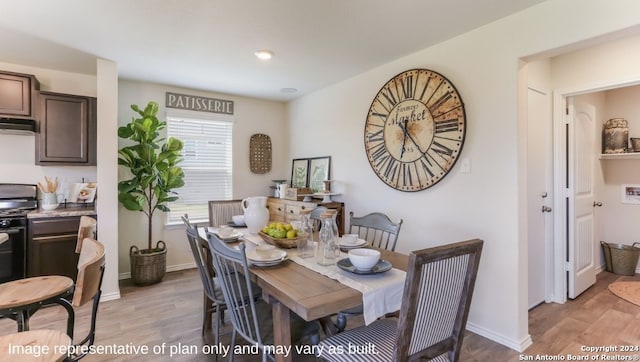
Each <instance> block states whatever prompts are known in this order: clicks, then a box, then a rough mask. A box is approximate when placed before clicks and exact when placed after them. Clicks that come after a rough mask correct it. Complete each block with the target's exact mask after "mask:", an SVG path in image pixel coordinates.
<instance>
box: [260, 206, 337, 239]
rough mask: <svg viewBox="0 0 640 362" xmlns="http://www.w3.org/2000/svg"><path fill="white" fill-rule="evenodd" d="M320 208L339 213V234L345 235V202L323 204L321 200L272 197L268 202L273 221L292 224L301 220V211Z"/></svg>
mask: <svg viewBox="0 0 640 362" xmlns="http://www.w3.org/2000/svg"><path fill="white" fill-rule="evenodd" d="M318 206H324V207H326V208H327V209H334V210H337V211H338V214H337V216H336V223H337V224H338V232H340V235H342V234H344V227H345V224H344V202H335V201H332V202H322V201H321V200H313V201H308V202H307V201H295V200H287V199H279V198H275V197H270V198H269V199H268V200H267V209H269V215H270V218H271V220H272V221H280V222H291V221H293V220H298V219H300V211H302V210H313V209H315V208H316V207H318Z"/></svg>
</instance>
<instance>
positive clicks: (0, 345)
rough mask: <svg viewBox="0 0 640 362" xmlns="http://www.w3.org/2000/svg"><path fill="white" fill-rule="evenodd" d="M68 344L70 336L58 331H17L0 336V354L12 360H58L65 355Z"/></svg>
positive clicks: (22, 361)
mask: <svg viewBox="0 0 640 362" xmlns="http://www.w3.org/2000/svg"><path fill="white" fill-rule="evenodd" d="M70 345H71V338H69V336H67V335H66V334H64V333H62V332H60V331H52V330H36V331H26V332H18V333H13V334H8V335H5V336H0V356H4V357H9V358H10V359H11V361H14V362H31V361H42V362H58V361H64V359H65V358H66V357H67V349H68V348H67V347H68V346H70ZM9 346H11V350H10V349H9ZM63 346H64V347H63ZM61 347H62V348H61Z"/></svg>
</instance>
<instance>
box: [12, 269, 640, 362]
mask: <svg viewBox="0 0 640 362" xmlns="http://www.w3.org/2000/svg"><path fill="white" fill-rule="evenodd" d="M616 280H637V281H640V276H636V277H623V276H618V275H614V274H611V273H607V272H602V273H600V274H599V275H598V281H597V283H596V285H594V286H592V287H591V288H589V289H588V290H587V291H586V292H585V293H584V294H583V295H581V296H580V297H579V298H577V299H576V300H572V301H569V302H568V303H566V304H563V305H561V304H553V303H552V304H543V305H540V306H539V307H537V308H535V309H533V310H532V311H531V312H530V313H529V321H530V333H531V336H532V339H533V341H534V343H533V345H532V346H531V347H529V348H528V349H527V350H526V351H525V352H524V353H523V354H520V353H518V352H516V351H514V350H511V349H509V348H507V347H504V346H502V345H500V344H498V343H496V342H493V341H491V340H488V339H486V338H484V337H481V336H479V335H476V334H474V333H471V332H467V334H466V336H465V339H464V342H463V352H462V355H461V358H460V360H461V361H518V360H526V359H527V358H528V357H529V356H531V358H532V360H535V357H536V354H540V355H551V356H557V355H560V356H564V357H565V358H566V357H567V355H568V354H573V355H584V354H586V352H582V351H581V347H582V346H607V345H621V344H625V345H630V346H640V307H638V306H636V305H633V304H631V303H628V302H626V301H624V300H622V299H620V298H618V297H616V296H614V295H613V294H611V293H610V292H609V291H608V290H607V286H608V285H609V283H611V282H613V281H616ZM121 295H122V298H121V299H118V300H113V301H108V302H103V303H101V304H100V310H99V312H98V322H97V334H96V346H99V347H101V348H105V347H112V348H113V346H117V347H119V348H121V349H126V348H127V347H128V348H129V351H128V352H131V349H132V348H134V347H135V348H140V346H143V345H144V346H148V348H149V351H148V352H147V353H146V354H143V353H141V352H139V353H137V354H120V353H119V351H115V353H110V354H96V355H90V356H88V357H86V358H85V359H84V360H83V361H87V362H91V361H211V360H214V359H215V358H214V356H213V355H207V354H205V353H203V348H209V347H208V346H209V343H213V339H212V338H211V336H206V337H201V332H200V325H201V320H202V319H201V318H202V317H201V313H202V304H201V303H202V287H201V284H200V279H199V276H198V274H197V271H196V270H195V269H192V270H185V271H178V272H172V273H168V274H167V276H166V277H165V279H164V280H163V281H162V282H161V283H159V284H156V285H153V286H147V287H136V286H132V285H130V283H129V282H128V281H123V282H122V283H121ZM65 313H66V312H65V311H64V310H63V309H62V308H61V307H57V306H56V307H49V308H45V309H43V310H40V311H39V312H38V313H36V314H35V315H34V316H33V317H32V319H31V329H39V328H55V329H60V330H64V329H65V323H66V322H65V319H64V318H65V316H66V314H65ZM89 320H90V306H89V305H86V306H84V307H82V308H80V309H79V310H78V311H77V312H76V330H75V336H76V339H77V340H78V339H80V338H82V337H84V336H85V334H86V331H87V329H88V324H89ZM361 323H362V321H361V320H355V321H354V320H353V319H350V320H349V326H351V327H352V326H356V325H358V324H361ZM15 328H16V324H15V322H14V321H12V320H7V319H0V334H8V333H12V332H14V331H15ZM230 328H231V326H230V323H227V325H226V326H224V327H223V331H229V330H230ZM221 342H222V344H223V345H226V346H228V344H229V342H230V336H229V335H224V336H222V337H221ZM163 345H164V353H163V351H162V348H163ZM154 347H155V349H156V351H155V352H154ZM171 349H173V352H174V355H173V356H171V355H170V352H171ZM204 352H206V351H204ZM594 354H595V353H592V354H591V356H592V355H594ZM600 354H601V353H598V355H600ZM636 354H638V355H640V352H639V353H636ZM609 355H613V354H609ZM5 360H6V361H11V360H12V359H11V358H10V356H0V361H5ZM220 360H222V359H220ZM256 360H260V359H259V358H258V357H256V356H253V355H250V354H247V355H244V356H240V357H237V358H236V361H241V362H242V361H256ZM294 360H295V361H315V358H314V357H312V356H310V355H301V356H298V355H296V356H295V357H294ZM600 360H602V359H601V358H600Z"/></svg>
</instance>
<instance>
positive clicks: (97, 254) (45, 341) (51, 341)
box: [0, 238, 105, 361]
mask: <svg viewBox="0 0 640 362" xmlns="http://www.w3.org/2000/svg"><path fill="white" fill-rule="evenodd" d="M104 268H105V249H104V245H102V243H100V242H99V241H97V240H95V239H92V238H85V239H84V240H83V241H82V250H81V251H80V261H79V262H78V277H77V279H76V284H75V291H74V292H73V298H72V300H71V305H72V307H81V306H83V305H85V304H86V303H88V302H89V301H92V302H93V305H92V309H91V321H90V327H89V332H88V333H87V336H86V337H85V338H84V339H82V340H81V341H79V342H77V343H74V341H73V337H72V336H70V335H69V334H68V333H67V334H65V333H64V332H62V331H56V330H35V331H23V332H18V333H13V334H9V335H4V336H0V348H1V349H0V356H1V355H5V356H6V355H8V354H7V351H5V350H4V348H8V347H5V346H25V347H28V346H31V347H33V346H48V347H49V350H51V351H54V350H55V348H56V346H58V349H60V346H64V345H67V346H71V345H74V346H75V347H76V348H73V349H72V350H73V351H74V352H78V353H73V354H68V355H65V356H62V357H66V358H64V359H60V358H61V356H60V355H55V356H54V355H52V356H48V357H50V358H47V359H45V358H43V359H42V360H43V361H61V360H65V361H77V360H79V359H81V358H83V357H84V356H86V354H87V352H88V351H89V348H88V347H89V346H91V345H93V343H94V341H95V332H96V318H97V314H98V304H99V303H100V295H101V293H102V292H101V288H102V278H103V275H104ZM72 328H73V326H72ZM81 346H83V347H82V348H81ZM13 360H21V359H20V356H16V359H13Z"/></svg>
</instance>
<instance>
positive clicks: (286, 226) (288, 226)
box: [283, 224, 293, 231]
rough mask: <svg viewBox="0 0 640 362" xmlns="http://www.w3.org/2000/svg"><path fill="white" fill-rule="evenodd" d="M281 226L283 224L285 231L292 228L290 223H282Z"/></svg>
mask: <svg viewBox="0 0 640 362" xmlns="http://www.w3.org/2000/svg"><path fill="white" fill-rule="evenodd" d="M283 226H284V229H285V230H287V231H291V230H293V226H291V224H284V225H283Z"/></svg>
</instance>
